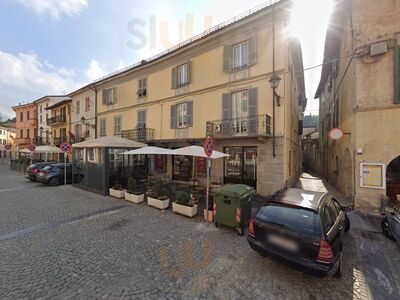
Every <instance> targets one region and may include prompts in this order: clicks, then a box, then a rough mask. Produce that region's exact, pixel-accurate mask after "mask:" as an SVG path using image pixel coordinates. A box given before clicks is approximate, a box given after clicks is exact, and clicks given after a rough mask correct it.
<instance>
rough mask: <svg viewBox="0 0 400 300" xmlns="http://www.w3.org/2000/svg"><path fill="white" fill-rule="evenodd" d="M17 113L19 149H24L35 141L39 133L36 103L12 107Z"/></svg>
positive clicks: (16, 140)
mask: <svg viewBox="0 0 400 300" xmlns="http://www.w3.org/2000/svg"><path fill="white" fill-rule="evenodd" d="M12 109H13V110H14V111H15V113H16V123H15V126H16V135H17V136H16V139H15V145H16V147H17V149H24V148H26V147H27V146H28V145H29V144H30V143H32V142H34V137H35V136H36V133H37V111H36V105H35V104H34V103H28V104H21V105H18V106H14V107H13V108H12Z"/></svg>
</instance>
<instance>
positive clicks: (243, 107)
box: [231, 90, 249, 136]
mask: <svg viewBox="0 0 400 300" xmlns="http://www.w3.org/2000/svg"><path fill="white" fill-rule="evenodd" d="M231 107H232V110H231V113H232V115H231V118H232V124H231V126H232V131H231V132H232V135H234V136H241V135H247V134H248V117H249V92H248V90H245V91H240V92H236V93H233V94H232V106H231Z"/></svg>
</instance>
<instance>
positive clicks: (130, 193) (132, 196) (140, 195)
mask: <svg viewBox="0 0 400 300" xmlns="http://www.w3.org/2000/svg"><path fill="white" fill-rule="evenodd" d="M125 200H127V201H129V202H133V203H142V202H143V201H144V192H143V187H142V186H141V185H140V184H139V183H138V182H137V181H136V179H135V178H133V177H129V179H128V190H127V192H126V193H125Z"/></svg>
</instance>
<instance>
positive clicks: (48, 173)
mask: <svg viewBox="0 0 400 300" xmlns="http://www.w3.org/2000/svg"><path fill="white" fill-rule="evenodd" d="M66 168H67V183H72V179H73V182H80V181H81V179H82V175H81V174H79V173H74V174H72V164H66ZM64 170H65V169H64V164H62V163H59V164H52V165H49V166H46V167H44V168H43V169H41V170H40V171H39V173H38V174H37V176H36V180H37V181H38V182H41V183H43V184H49V185H52V186H56V185H60V184H64Z"/></svg>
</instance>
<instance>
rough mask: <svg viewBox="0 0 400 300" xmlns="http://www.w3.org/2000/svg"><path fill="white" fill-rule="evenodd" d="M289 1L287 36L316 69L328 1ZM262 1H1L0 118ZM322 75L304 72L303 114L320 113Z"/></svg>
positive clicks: (164, 47) (65, 91)
mask: <svg viewBox="0 0 400 300" xmlns="http://www.w3.org/2000/svg"><path fill="white" fill-rule="evenodd" d="M293 1H294V9H293V12H292V23H291V25H290V26H289V27H288V32H289V33H290V34H292V35H295V36H297V37H298V38H299V39H300V41H301V43H302V48H303V63H304V67H305V68H309V67H312V66H315V65H318V64H320V63H321V62H322V57H323V46H324V38H325V32H326V26H327V20H328V19H329V13H330V8H331V0H293ZM265 2H266V0H247V1H242V0H230V1H229V2H228V1H227V0H202V1H179V0H168V1H167V0H147V1H140V2H139V1H131V0H118V1H112V0H2V1H0V114H1V115H3V117H13V116H14V115H15V113H14V112H13V111H12V109H11V106H13V105H18V104H19V103H28V102H31V101H33V100H36V99H38V98H40V97H42V96H44V95H52V94H61V95H62V94H64V93H69V92H71V91H73V90H75V89H77V88H79V87H81V86H82V85H84V84H86V83H89V82H92V81H93V80H95V79H98V78H99V77H102V76H105V75H107V74H109V73H110V72H113V71H116V70H119V69H121V68H124V67H127V66H129V65H131V64H133V63H135V62H138V61H140V60H142V59H146V58H148V57H151V56H152V55H155V54H157V53H159V52H161V51H163V50H165V49H167V48H169V47H171V46H173V45H174V44H176V43H178V42H180V41H183V40H185V39H187V38H190V37H191V36H193V35H196V34H198V33H201V32H203V31H204V30H206V29H208V28H210V27H211V26H214V25H217V24H218V23H221V22H224V21H226V20H228V19H230V18H232V17H234V16H237V15H239V14H241V13H243V12H245V11H248V10H249V9H251V8H254V7H256V6H258V5H261V4H264V3H265ZM227 3H229V5H227ZM117 4H118V5H117ZM316 12H318V13H316ZM320 72H321V68H316V69H313V70H311V71H306V72H305V83H306V94H307V98H308V99H309V101H308V107H307V110H306V113H307V114H309V113H312V114H317V113H318V101H317V100H314V99H313V98H314V97H313V96H314V93H315V90H316V88H317V86H318V82H319V76H320Z"/></svg>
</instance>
